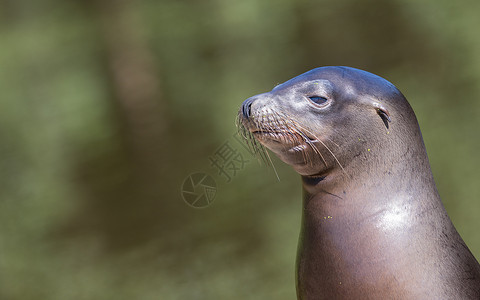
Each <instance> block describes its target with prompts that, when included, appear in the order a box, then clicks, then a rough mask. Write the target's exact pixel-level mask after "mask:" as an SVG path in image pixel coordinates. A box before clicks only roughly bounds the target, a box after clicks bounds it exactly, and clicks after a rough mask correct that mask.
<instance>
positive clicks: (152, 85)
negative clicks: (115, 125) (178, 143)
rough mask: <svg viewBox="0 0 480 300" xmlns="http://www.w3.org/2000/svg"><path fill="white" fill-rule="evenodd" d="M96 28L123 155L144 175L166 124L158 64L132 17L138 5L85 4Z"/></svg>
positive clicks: (104, 0)
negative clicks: (118, 123)
mask: <svg viewBox="0 0 480 300" xmlns="http://www.w3.org/2000/svg"><path fill="white" fill-rule="evenodd" d="M83 3H85V5H87V8H88V10H89V11H90V12H91V13H92V15H93V18H94V19H95V20H96V21H97V24H98V26H99V39H100V43H101V45H102V47H103V49H102V51H103V53H104V55H105V57H104V60H105V63H106V66H105V67H106V72H107V76H106V77H107V80H108V81H109V84H110V88H111V91H110V93H111V96H112V99H113V100H114V101H113V102H114V106H115V109H118V111H117V113H118V114H119V117H120V122H121V126H122V127H123V128H121V129H122V131H123V134H124V135H125V136H124V138H125V143H126V145H125V146H126V147H127V150H128V151H129V153H130V155H131V159H133V163H134V165H136V167H139V168H140V170H141V171H142V172H143V171H144V170H145V169H150V170H153V169H152V168H154V167H155V165H156V164H155V162H157V161H158V162H160V160H159V159H158V157H159V156H160V155H161V154H160V153H161V150H162V149H161V146H162V143H161V141H162V135H163V133H164V132H165V127H166V121H165V120H166V119H165V116H163V109H162V107H161V104H162V102H161V96H162V95H161V88H160V79H159V76H158V70H157V64H156V62H155V58H154V55H153V53H152V51H151V50H150V49H149V46H148V42H147V40H146V37H145V31H146V27H145V25H144V24H143V23H142V20H141V17H140V16H139V14H138V13H136V10H135V8H136V6H135V5H136V3H138V2H137V1H123V0H88V1H85V2H83Z"/></svg>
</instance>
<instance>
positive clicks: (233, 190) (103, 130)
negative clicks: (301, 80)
mask: <svg viewBox="0 0 480 300" xmlns="http://www.w3.org/2000/svg"><path fill="white" fill-rule="evenodd" d="M479 16H480V2H478V1H473V0H470V1H456V2H454V1H445V0H442V1H438V0H436V1H433V0H426V1H413V0H408V1H384V0H366V1H356V0H341V1H339V0H322V1H313V0H310V1H307V0H279V1H253V0H243V1H234V0H204V1H192V0H161V1H154V0H137V1H113V0H102V1H95V0H88V1H87V0H69V1H65V0H43V1H28V0H2V1H1V2H0V92H1V94H0V104H1V106H0V107H1V109H0V154H1V156H0V157H1V158H0V180H1V181H0V182H1V188H0V193H1V197H0V299H294V298H295V284H294V262H295V252H296V243H297V237H298V232H299V222H300V209H301V202H300V194H301V190H300V180H299V178H298V176H297V175H296V174H295V173H294V171H293V170H292V169H291V168H289V167H288V166H285V165H284V164H283V163H281V162H280V161H278V160H277V159H275V158H274V163H275V165H276V167H277V170H278V173H279V176H280V179H281V183H279V182H278V181H277V179H276V177H275V174H274V173H273V171H272V170H271V169H268V168H266V167H264V166H262V165H261V164H259V163H258V162H257V161H256V160H255V159H253V158H252V157H250V156H249V155H248V153H247V152H246V151H245V150H244V149H243V148H242V146H241V145H240V144H239V143H238V142H237V141H236V140H235V139H234V134H235V132H236V129H235V122H234V120H235V116H236V113H237V110H238V108H239V106H240V104H241V103H242V101H243V100H244V99H246V98H248V97H249V96H252V95H254V94H257V93H260V92H265V91H268V90H270V89H271V88H272V87H273V86H274V85H275V84H277V83H280V82H283V81H285V80H287V79H289V78H291V77H293V76H295V75H298V74H300V73H303V72H305V71H307V70H309V69H312V68H314V67H318V66H324V65H347V66H352V67H357V68H361V69H365V70H368V71H370V72H373V73H376V74H378V75H380V76H382V77H385V78H387V79H388V80H390V81H391V82H393V83H394V84H395V85H397V87H398V88H399V89H400V90H401V91H402V92H403V93H404V94H405V95H406V97H407V98H408V99H409V101H410V103H411V105H412V106H413V108H414V110H415V111H416V113H417V117H418V119H419V122H420V126H421V128H422V132H423V136H424V140H425V143H426V146H427V151H428V154H429V157H430V162H431V164H432V168H433V172H434V176H435V179H436V182H437V185H438V188H439V191H440V194H441V196H442V199H443V202H444V204H445V206H446V208H447V210H448V212H449V214H450V216H451V218H452V220H453V222H454V224H455V225H456V227H457V229H458V230H459V232H460V233H461V235H462V236H463V238H464V239H465V241H466V243H467V244H468V246H469V247H470V249H471V250H472V252H473V253H474V254H475V256H476V257H477V258H480V232H479V230H478V228H479V227H480V219H479V216H478V213H479V212H480V184H479V181H480V175H479V172H478V170H477V168H479V167H480V158H479V156H478V155H477V152H478V151H477V149H478V147H479V144H480V141H479V133H478V130H477V128H478V127H479V125H480V119H479V115H480V97H479V94H480V85H479V84H478V82H479V80H480V35H479V34H478V28H480V17H479ZM226 145H228V146H230V147H231V148H232V149H233V150H234V151H237V153H240V154H241V155H242V157H243V158H245V159H246V160H248V162H247V163H245V164H244V166H242V168H240V169H239V170H237V171H236V172H235V173H231V172H230V173H229V174H230V180H229V179H228V177H227V176H225V174H221V173H219V171H218V170H217V169H215V167H214V166H212V162H211V159H212V158H213V159H215V158H216V157H217V156H218V153H219V149H222V147H224V146H226ZM195 172H201V173H208V174H210V175H211V176H212V178H213V179H214V180H215V182H216V185H217V191H216V197H215V201H214V202H213V203H212V204H211V205H210V206H209V207H207V208H203V209H198V208H192V207H190V206H189V205H187V204H186V203H185V202H184V201H183V199H182V196H181V190H182V184H183V182H184V180H185V179H186V178H188V176H189V175H190V174H191V173H195Z"/></svg>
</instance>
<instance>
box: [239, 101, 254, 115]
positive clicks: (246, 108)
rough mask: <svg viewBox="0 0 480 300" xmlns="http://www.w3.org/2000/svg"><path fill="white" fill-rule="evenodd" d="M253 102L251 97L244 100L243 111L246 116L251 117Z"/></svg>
mask: <svg viewBox="0 0 480 300" xmlns="http://www.w3.org/2000/svg"><path fill="white" fill-rule="evenodd" d="M252 103H253V99H251V98H248V99H247V100H245V101H244V102H243V105H242V112H243V116H244V117H245V118H249V117H250V115H251V110H252Z"/></svg>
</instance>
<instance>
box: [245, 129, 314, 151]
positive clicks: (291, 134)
mask: <svg viewBox="0 0 480 300" xmlns="http://www.w3.org/2000/svg"><path fill="white" fill-rule="evenodd" d="M250 132H251V133H252V134H253V136H254V137H255V138H256V139H258V140H259V141H260V142H262V141H263V142H267V141H268V142H269V141H272V142H275V143H279V144H283V145H284V146H294V147H295V146H301V145H303V144H305V143H309V142H314V141H315V140H316V139H315V138H312V137H311V136H308V135H306V134H304V133H300V132H296V131H293V130H290V129H284V130H262V129H256V130H251V131H250ZM305 148H306V147H299V148H298V150H300V149H305Z"/></svg>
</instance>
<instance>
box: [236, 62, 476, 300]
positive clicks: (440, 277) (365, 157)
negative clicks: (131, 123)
mask: <svg viewBox="0 0 480 300" xmlns="http://www.w3.org/2000/svg"><path fill="white" fill-rule="evenodd" d="M238 118H239V123H240V125H241V126H240V127H241V128H242V129H243V130H244V132H243V134H244V135H245V136H246V138H247V140H248V141H249V143H250V144H252V145H253V148H254V149H257V150H258V149H259V144H258V143H257V142H259V143H260V144H261V145H264V146H265V147H266V148H268V149H270V150H271V151H272V152H274V153H275V154H276V155H277V156H278V157H279V158H280V159H281V160H283V161H284V162H286V163H287V164H289V165H291V166H292V167H293V168H294V169H295V170H296V171H297V172H298V173H299V174H300V175H301V176H302V184H303V192H304V195H303V215H302V224H301V231H300V238H299V246H298V253H297V267H296V269H297V276H296V281H297V282H296V287H297V297H298V299H480V265H479V264H478V262H477V260H476V259H475V257H474V256H473V255H472V253H471V252H470V250H469V249H468V247H467V246H466V245H465V243H464V241H463V240H462V238H461V237H460V235H459V234H458V232H457V231H456V229H455V227H454V226H453V224H452V222H451V221H450V218H449V217H448V215H447V212H446V210H445V208H444V206H443V204H442V202H441V200H440V196H439V194H438V191H437V188H436V186H435V182H434V180H433V175H432V172H431V170H430V165H429V162H428V157H427V153H426V150H425V146H424V143H423V139H422V135H421V133H420V128H419V125H418V122H417V119H416V117H415V114H414V112H413V110H412V108H411V107H410V105H409V104H408V102H407V100H406V99H405V97H404V96H403V95H402V93H401V92H400V91H399V90H398V89H397V88H396V87H395V86H394V85H393V84H391V83H390V82H388V81H387V80H385V79H383V78H381V77H379V76H376V75H374V74H371V73H369V72H366V71H362V70H358V69H354V68H349V67H322V68H317V69H313V70H311V71H309V72H306V73H304V74H302V75H300V76H298V77H295V78H293V79H291V80H288V81H287V82H285V83H283V84H280V85H278V86H276V87H275V88H274V89H273V90H272V91H270V92H268V93H264V94H260V95H256V96H253V97H251V98H249V99H247V100H245V102H244V103H243V105H242V107H241V109H240V111H239V115H238Z"/></svg>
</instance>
